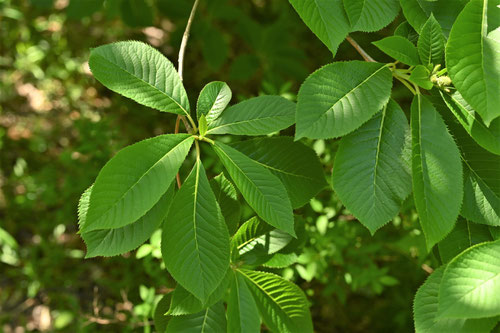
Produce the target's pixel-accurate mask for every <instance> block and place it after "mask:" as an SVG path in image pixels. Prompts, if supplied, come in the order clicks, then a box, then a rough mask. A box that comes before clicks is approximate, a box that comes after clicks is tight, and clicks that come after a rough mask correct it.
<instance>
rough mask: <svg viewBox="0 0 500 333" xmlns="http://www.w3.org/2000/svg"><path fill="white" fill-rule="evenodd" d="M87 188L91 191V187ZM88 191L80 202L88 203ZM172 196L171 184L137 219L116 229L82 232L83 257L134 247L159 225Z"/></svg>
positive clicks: (122, 250)
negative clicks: (85, 252)
mask: <svg viewBox="0 0 500 333" xmlns="http://www.w3.org/2000/svg"><path fill="white" fill-rule="evenodd" d="M89 190H90V191H91V188H90V189H89ZM90 191H86V192H85V193H84V194H83V195H82V198H81V199H80V202H82V201H86V202H87V205H88V202H89V199H90ZM173 198H174V186H173V184H172V185H170V187H169V189H168V190H167V192H166V193H165V194H164V195H163V196H162V197H161V198H160V200H158V202H157V203H156V204H155V205H154V206H153V208H151V210H149V211H148V212H147V213H146V214H145V215H144V216H142V217H141V218H139V219H138V220H137V221H135V222H133V223H131V224H128V225H126V226H124V227H121V228H117V229H106V230H93V231H90V232H84V233H82V234H81V237H82V239H83V241H84V242H85V244H86V245H87V254H86V256H85V258H92V257H97V256H104V257H110V256H116V255H119V254H122V253H125V252H128V251H132V250H134V249H136V248H137V247H138V246H139V245H141V244H142V243H144V242H145V241H146V240H147V239H148V238H149V237H150V236H151V235H152V234H153V232H154V231H155V230H156V229H158V228H159V227H160V225H161V223H162V222H163V220H164V218H165V216H166V215H167V212H168V209H169V208H170V205H171V204H172V199H173ZM84 206H85V204H80V205H79V210H80V209H81V208H82V207H84ZM86 214H87V212H86V211H84V212H83V211H82V212H80V211H79V212H78V215H79V216H83V215H86ZM84 220H85V218H83V219H82V218H80V221H84Z"/></svg>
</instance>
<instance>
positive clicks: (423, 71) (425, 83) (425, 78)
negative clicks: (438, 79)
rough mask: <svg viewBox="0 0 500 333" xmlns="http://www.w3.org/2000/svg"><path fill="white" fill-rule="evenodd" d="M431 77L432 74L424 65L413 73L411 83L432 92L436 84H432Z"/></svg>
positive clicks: (416, 68)
mask: <svg viewBox="0 0 500 333" xmlns="http://www.w3.org/2000/svg"><path fill="white" fill-rule="evenodd" d="M429 75H430V73H429V70H428V69H427V68H425V67H424V66H423V65H418V66H417V67H415V68H414V69H413V70H412V71H411V74H410V81H411V82H413V83H415V84H416V85H418V86H419V87H420V88H424V89H426V90H431V89H432V87H434V84H432V82H431V80H430V78H429Z"/></svg>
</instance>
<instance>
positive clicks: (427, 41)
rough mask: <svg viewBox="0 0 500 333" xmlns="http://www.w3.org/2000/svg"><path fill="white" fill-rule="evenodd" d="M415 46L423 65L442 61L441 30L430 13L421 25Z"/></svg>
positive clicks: (442, 42) (442, 38)
mask: <svg viewBox="0 0 500 333" xmlns="http://www.w3.org/2000/svg"><path fill="white" fill-rule="evenodd" d="M417 47H418V55H419V56H420V60H421V61H422V64H424V65H425V66H429V65H437V64H442V63H443V57H444V36H443V30H442V29H441V26H440V25H439V23H438V21H436V19H435V18H434V15H432V14H431V16H430V17H429V19H428V20H427V22H425V24H424V25H423V27H422V31H421V32H420V37H419V38H418V43H417Z"/></svg>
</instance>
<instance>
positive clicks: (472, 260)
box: [438, 241, 500, 318]
mask: <svg viewBox="0 0 500 333" xmlns="http://www.w3.org/2000/svg"><path fill="white" fill-rule="evenodd" d="M498 295H500V241H495V242H488V243H482V244H478V245H476V246H473V247H471V248H469V249H468V250H466V251H464V252H462V253H461V254H460V255H459V256H458V257H456V258H455V259H453V260H452V261H451V262H450V263H449V264H448V266H447V267H446V270H445V272H444V274H443V278H442V281H441V285H440V288H439V312H438V316H439V317H440V318H485V317H493V316H498V315H500V298H499V297H498Z"/></svg>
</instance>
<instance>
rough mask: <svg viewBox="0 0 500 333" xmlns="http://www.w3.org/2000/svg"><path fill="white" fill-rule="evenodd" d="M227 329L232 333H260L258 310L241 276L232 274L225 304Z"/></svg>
mask: <svg viewBox="0 0 500 333" xmlns="http://www.w3.org/2000/svg"><path fill="white" fill-rule="evenodd" d="M227 328H228V331H229V332H234V333H258V332H260V317H259V310H258V309H257V304H255V300H254V298H253V295H252V294H251V292H250V289H248V286H247V284H246V282H245V280H244V278H243V276H241V274H238V273H236V272H234V274H233V278H232V279H231V291H230V293H229V299H228V302H227Z"/></svg>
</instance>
